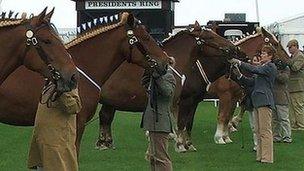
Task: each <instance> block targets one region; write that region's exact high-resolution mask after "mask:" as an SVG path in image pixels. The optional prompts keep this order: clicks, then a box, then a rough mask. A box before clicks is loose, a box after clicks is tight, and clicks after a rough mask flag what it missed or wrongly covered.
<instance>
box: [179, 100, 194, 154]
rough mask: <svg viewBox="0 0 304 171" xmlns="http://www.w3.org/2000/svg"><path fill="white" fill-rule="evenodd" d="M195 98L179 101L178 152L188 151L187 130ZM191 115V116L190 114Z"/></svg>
mask: <svg viewBox="0 0 304 171" xmlns="http://www.w3.org/2000/svg"><path fill="white" fill-rule="evenodd" d="M192 102H193V99H191V98H188V99H182V100H181V101H180V103H179V112H178V119H177V131H176V136H177V138H176V146H175V151H176V152H179V153H181V152H186V151H187V139H188V138H187V137H188V135H187V131H186V126H187V123H188V120H189V111H190V110H191V106H193V105H192V104H193V103H192ZM190 117H191V116H190Z"/></svg>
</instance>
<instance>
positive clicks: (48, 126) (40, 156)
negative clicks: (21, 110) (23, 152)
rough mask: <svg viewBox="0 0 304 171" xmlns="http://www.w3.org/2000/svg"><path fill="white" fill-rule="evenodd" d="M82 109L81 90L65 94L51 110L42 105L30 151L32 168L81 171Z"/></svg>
mask: <svg viewBox="0 0 304 171" xmlns="http://www.w3.org/2000/svg"><path fill="white" fill-rule="evenodd" d="M80 109H81V103H80V98H79V95H78V89H75V90H72V91H71V92H67V93H64V94H62V95H61V96H60V97H59V98H58V100H56V101H55V102H53V103H52V104H51V106H50V107H47V105H46V104H41V103H39V105H38V110H37V113H36V119H35V126H34V130H33V137H32V142H31V147H30V151H29V159H28V168H35V167H36V166H39V167H43V170H44V171H55V170H56V171H77V170H78V163H77V154H76V147H75V140H76V115H75V114H76V113H78V112H79V111H80Z"/></svg>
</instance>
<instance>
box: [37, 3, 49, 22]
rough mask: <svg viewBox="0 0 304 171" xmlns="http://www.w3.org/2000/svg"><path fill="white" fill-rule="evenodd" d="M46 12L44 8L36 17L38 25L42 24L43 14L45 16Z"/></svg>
mask: <svg viewBox="0 0 304 171" xmlns="http://www.w3.org/2000/svg"><path fill="white" fill-rule="evenodd" d="M46 10H47V7H45V8H44V10H43V11H42V12H41V13H40V14H39V15H38V22H37V24H38V25H40V24H42V23H43V21H44V18H45V14H46Z"/></svg>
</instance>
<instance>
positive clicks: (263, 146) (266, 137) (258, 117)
mask: <svg viewBox="0 0 304 171" xmlns="http://www.w3.org/2000/svg"><path fill="white" fill-rule="evenodd" d="M254 112H255V113H254V116H255V132H256V134H257V140H258V141H257V155H256V160H257V161H261V162H263V163H273V137H272V128H271V121H272V116H271V115H272V112H271V109H270V108H268V107H259V108H257V109H254Z"/></svg>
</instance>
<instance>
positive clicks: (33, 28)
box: [0, 8, 77, 92]
mask: <svg viewBox="0 0 304 171" xmlns="http://www.w3.org/2000/svg"><path fill="white" fill-rule="evenodd" d="M46 10H47V8H45V9H44V10H43V11H42V12H41V13H40V14H39V15H38V16H35V17H32V18H30V19H26V16H23V17H22V18H20V19H17V18H16V17H17V15H18V13H17V14H16V15H15V18H12V16H13V12H9V14H8V18H4V17H5V13H2V19H0V85H1V84H2V83H3V82H4V80H5V79H6V78H7V77H8V76H9V75H10V74H11V73H12V72H13V71H14V70H16V69H17V68H18V67H19V66H20V65H24V66H26V67H27V68H28V69H30V70H32V71H36V72H38V73H40V74H41V75H43V76H44V77H47V78H49V79H52V80H53V81H56V82H57V91H60V92H64V91H70V90H71V89H73V88H75V87H76V78H75V77H76V73H77V71H76V67H75V65H74V63H73V61H72V59H71V58H70V55H69V54H68V53H67V51H66V49H65V48H64V45H63V44H62V42H61V40H60V38H59V37H58V35H57V34H56V33H55V31H54V30H53V27H52V26H51V23H50V19H51V16H52V14H53V12H54V9H53V10H52V11H51V12H50V13H49V14H47V15H46Z"/></svg>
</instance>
